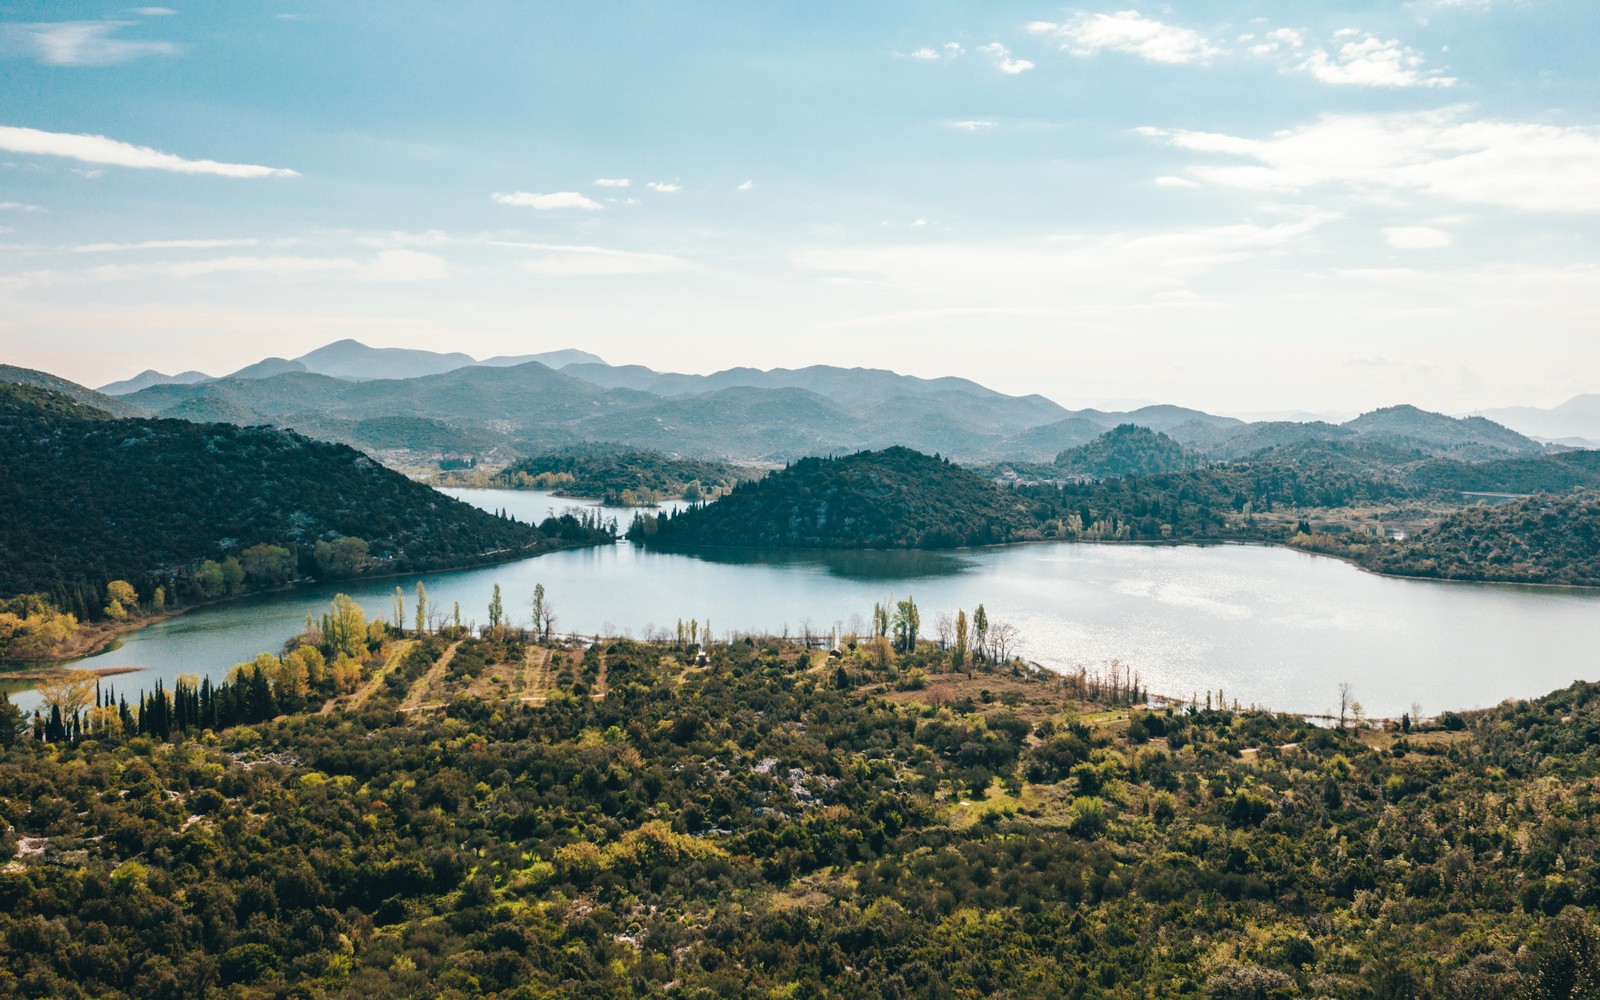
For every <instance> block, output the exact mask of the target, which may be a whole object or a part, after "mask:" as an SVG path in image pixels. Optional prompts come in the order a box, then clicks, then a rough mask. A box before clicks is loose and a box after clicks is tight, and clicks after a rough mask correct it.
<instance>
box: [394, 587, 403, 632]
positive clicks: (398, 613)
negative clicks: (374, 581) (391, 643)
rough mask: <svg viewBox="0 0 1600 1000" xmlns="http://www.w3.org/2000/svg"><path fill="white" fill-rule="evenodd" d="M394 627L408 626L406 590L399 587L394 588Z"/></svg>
mask: <svg viewBox="0 0 1600 1000" xmlns="http://www.w3.org/2000/svg"><path fill="white" fill-rule="evenodd" d="M394 627H395V628H396V629H397V630H398V629H403V628H405V627H406V592H405V591H403V590H401V589H400V588H399V587H396V588H394Z"/></svg>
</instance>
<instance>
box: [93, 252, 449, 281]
mask: <svg viewBox="0 0 1600 1000" xmlns="http://www.w3.org/2000/svg"><path fill="white" fill-rule="evenodd" d="M88 273H89V275H90V276H92V277H95V278H100V279H105V280H119V279H130V278H147V277H166V278H179V279H189V278H202V277H208V276H211V275H217V274H244V275H259V276H262V277H311V276H317V275H327V276H330V277H345V278H353V279H355V280H357V281H440V280H443V279H445V278H448V277H450V273H451V271H450V264H449V262H448V261H447V260H445V258H443V257H440V256H438V255H436V254H431V253H423V252H421V251H420V250H385V251H383V252H382V253H379V254H377V255H376V256H374V257H372V258H371V259H369V260H356V259H354V258H351V257H300V256H287V255H279V256H268V257H243V256H233V257H211V258H205V259H200V260H181V261H168V262H164V263H160V264H106V265H102V266H100V267H96V268H92V269H91V270H90V271H89V272H88Z"/></svg>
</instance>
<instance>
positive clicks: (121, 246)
mask: <svg viewBox="0 0 1600 1000" xmlns="http://www.w3.org/2000/svg"><path fill="white" fill-rule="evenodd" d="M260 244H261V241H260V240H254V239H245V240H143V241H141V242H138V243H85V244H83V245H82V246H75V247H73V248H72V252H73V253H113V252H120V251H125V250H215V249H218V248H221V247H253V246H259V245H260Z"/></svg>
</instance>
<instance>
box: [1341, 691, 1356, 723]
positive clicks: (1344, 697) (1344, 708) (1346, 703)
mask: <svg viewBox="0 0 1600 1000" xmlns="http://www.w3.org/2000/svg"><path fill="white" fill-rule="evenodd" d="M1354 692H1355V688H1354V687H1352V686H1351V684H1350V682H1349V681H1341V682H1340V683H1339V728H1340V729H1343V728H1344V726H1345V721H1346V719H1347V718H1348V716H1349V714H1350V700H1351V699H1350V696H1351V695H1352V694H1353V693H1354Z"/></svg>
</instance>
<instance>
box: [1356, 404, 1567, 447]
mask: <svg viewBox="0 0 1600 1000" xmlns="http://www.w3.org/2000/svg"><path fill="white" fill-rule="evenodd" d="M1342 426H1343V427H1344V428H1345V429H1346V430H1348V431H1351V432H1353V433H1354V434H1356V435H1358V436H1361V437H1382V438H1387V439H1389V440H1393V441H1409V442H1415V443H1417V444H1418V445H1421V446H1423V447H1426V448H1430V449H1432V450H1436V451H1441V452H1447V453H1460V454H1462V455H1463V456H1464V457H1468V456H1472V455H1478V456H1482V457H1497V456H1499V455H1504V454H1506V453H1508V452H1509V453H1512V454H1518V453H1521V454H1538V453H1539V452H1542V451H1543V450H1544V447H1543V446H1542V445H1540V444H1539V442H1537V441H1533V440H1531V439H1529V438H1527V437H1524V436H1523V435H1521V434H1518V433H1517V432H1516V431H1514V430H1512V429H1511V428H1509V427H1505V426H1503V425H1501V424H1497V423H1495V422H1494V421H1492V420H1486V419H1485V418H1483V417H1459V418H1458V417H1447V416H1445V415H1444V414H1442V413H1430V412H1428V411H1427V410H1421V409H1418V408H1417V407H1415V406H1407V405H1402V406H1389V407H1385V408H1383V409H1380V410H1373V411H1372V412H1371V413H1364V414H1362V415H1361V416H1359V417H1357V418H1355V419H1354V420H1350V421H1347V422H1346V423H1344V424H1343V425H1342Z"/></svg>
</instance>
